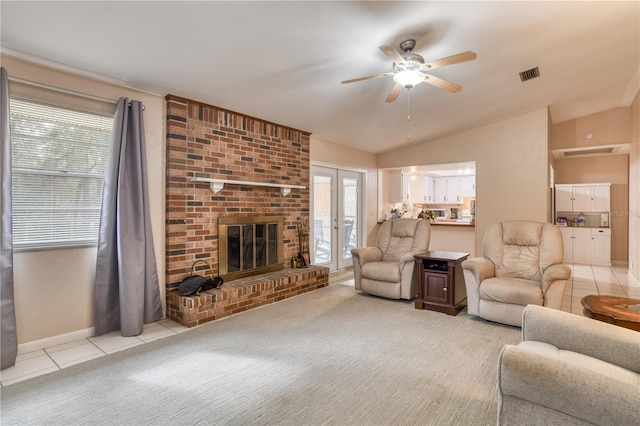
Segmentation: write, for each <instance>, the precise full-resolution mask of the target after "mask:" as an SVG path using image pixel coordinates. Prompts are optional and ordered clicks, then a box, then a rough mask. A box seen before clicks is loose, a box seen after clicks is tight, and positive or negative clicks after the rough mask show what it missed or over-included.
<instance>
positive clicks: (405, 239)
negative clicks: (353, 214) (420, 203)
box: [351, 219, 431, 300]
mask: <svg viewBox="0 0 640 426" xmlns="http://www.w3.org/2000/svg"><path fill="white" fill-rule="evenodd" d="M430 238H431V226H430V225H429V223H427V221H425V220H422V219H393V220H387V221H386V222H384V223H383V224H382V226H381V227H380V230H379V231H378V236H377V239H376V247H364V248H356V249H353V250H351V255H352V258H353V270H354V277H355V287H356V290H361V291H362V292H364V293H368V294H373V295H376V296H382V297H387V298H389V299H407V300H411V299H413V298H414V297H416V291H417V287H416V284H415V283H416V277H415V276H414V275H415V274H414V265H415V259H414V257H413V256H414V255H416V254H418V253H422V252H425V251H427V250H429V240H430Z"/></svg>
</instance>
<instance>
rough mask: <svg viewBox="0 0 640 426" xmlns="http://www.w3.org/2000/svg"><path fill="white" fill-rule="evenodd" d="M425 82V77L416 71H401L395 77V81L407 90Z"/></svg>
mask: <svg viewBox="0 0 640 426" xmlns="http://www.w3.org/2000/svg"><path fill="white" fill-rule="evenodd" d="M424 80H425V75H424V74H423V73H421V72H420V71H416V70H406V71H399V72H397V73H396V74H394V76H393V81H395V82H396V83H398V84H400V85H402V86H403V87H407V88H412V87H413V86H415V85H417V84H420V83H422V82H423V81H424Z"/></svg>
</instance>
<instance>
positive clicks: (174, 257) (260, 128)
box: [166, 95, 328, 326]
mask: <svg viewBox="0 0 640 426" xmlns="http://www.w3.org/2000/svg"><path fill="white" fill-rule="evenodd" d="M166 101H167V182H166V268H167V269H166V282H167V311H168V314H169V317H170V318H172V319H176V320H178V321H180V322H182V323H183V324H185V325H188V326H191V325H195V324H196V323H201V322H206V321H210V320H213V319H216V317H220V316H223V315H221V311H220V309H218V312H217V314H214V313H213V310H215V309H214V307H212V308H211V312H209V313H205V314H204V315H200V314H202V312H201V309H200V310H198V319H197V320H194V319H193V318H191V317H190V318H188V319H185V318H184V317H185V315H183V314H184V312H185V309H184V308H185V306H186V305H189V307H190V309H191V308H193V303H192V302H193V300H187V301H185V300H183V299H178V297H179V296H178V295H177V293H176V292H175V288H176V286H177V283H178V282H179V281H180V280H181V279H183V278H184V277H186V276H188V275H189V273H190V271H191V266H192V265H193V263H194V262H195V261H197V260H200V259H202V260H205V261H206V262H208V263H209V264H210V265H211V267H212V269H213V271H214V273H215V274H218V273H219V262H218V259H219V251H218V224H219V219H220V218H229V217H252V216H282V217H283V219H284V220H283V235H282V258H283V262H284V265H283V266H284V268H285V270H284V271H280V272H277V273H274V274H276V276H275V278H274V276H271V277H267V276H265V280H267V281H270V282H276V284H274V285H273V286H271V287H273V289H274V291H275V292H276V293H277V292H278V291H279V290H278V288H280V289H284V288H288V290H287V291H286V292H284V293H282V294H280V295H278V294H276V295H275V296H273V297H271V299H278V298H279V297H286V296H287V295H289V294H290V293H291V294H294V293H296V292H298V291H301V290H304V291H308V290H309V289H313V288H317V287H321V286H323V285H326V281H327V278H328V277H327V275H328V271H327V270H326V268H317V267H311V268H309V269H307V270H300V271H299V274H297V273H296V271H290V270H287V269H289V268H288V265H289V262H288V261H289V260H290V259H291V257H293V256H295V255H297V253H298V251H299V250H300V248H299V243H298V235H297V225H298V224H299V223H301V222H307V223H308V220H309V211H310V210H309V200H310V197H309V193H310V191H309V167H310V158H309V137H310V134H309V133H308V132H304V131H301V130H297V129H292V128H289V127H286V126H281V125H278V124H275V123H271V122H268V121H265V120H261V119H258V118H254V117H250V116H247V115H244V114H241V113H237V112H233V111H229V110H225V109H223V108H219V107H216V106H213V105H207V104H203V103H201V102H197V101H193V100H189V99H185V98H181V97H177V96H174V95H168V96H167V97H166ZM194 178H206V179H224V180H234V181H242V182H260V183H269V184H286V185H293V186H296V187H295V188H294V189H292V190H291V191H290V193H289V194H288V195H286V196H285V195H284V194H283V193H282V192H281V191H280V190H279V189H278V188H274V187H268V186H267V187H264V186H253V185H250V184H244V183H243V184H239V185H235V184H225V185H224V187H223V188H222V189H221V190H220V191H219V192H217V193H216V192H213V191H212V189H211V188H210V185H209V183H207V182H201V181H195V180H194ZM299 186H302V187H304V189H300V188H298V187H299ZM285 272H286V274H285ZM196 273H198V274H201V275H208V274H209V271H208V268H207V266H206V265H204V264H203V263H199V264H198V265H197V266H196ZM278 274H280V275H278ZM282 274H285V275H282ZM301 276H304V277H306V278H304V279H299V277H301ZM283 277H284V278H283ZM323 277H324V278H323ZM274 280H275V281H274ZM283 280H284V281H283ZM245 281H247V282H251V284H250V287H251V289H254V288H257V289H262V290H256V293H264V291H265V289H266V288H263V287H265V285H264V284H261V283H260V282H259V281H260V279H259V278H258V282H257V281H256V279H255V278H252V279H250V280H245ZM277 283H279V284H277ZM291 283H299V285H298V286H296V285H291ZM308 283H313V284H312V285H311V286H309V285H307V284H308ZM230 284H232V285H233V286H235V285H236V284H238V283H235V282H232V283H230ZM232 285H225V286H224V287H223V289H224V288H225V287H227V289H228V290H230V289H231V287H232ZM267 287H269V286H267ZM271 287H269V288H271ZM302 287H304V289H302ZM310 287H311V288H310ZM251 289H249V290H248V293H247V290H246V289H243V290H237V289H236V290H233V291H232V293H234V294H236V295H237V294H241V295H244V296H246V295H247V294H249V293H251V291H253V290H251ZM212 292H213V293H212V294H213V296H214V297H211V295H208V296H209V299H208V300H211V299H220V301H222V300H226V301H227V302H228V304H230V305H233V303H234V302H233V301H230V300H228V298H229V297H230V294H227V293H229V292H221V293H220V294H216V293H215V292H220V290H212ZM222 293H224V294H222ZM255 297H256V298H259V297H260V294H257V295H256V296H255ZM200 302H202V303H205V301H204V299H203V300H202V301H197V303H196V304H200ZM249 305H252V302H251V300H248V301H247V300H244V306H249ZM229 314H230V313H229ZM186 323H189V324H186Z"/></svg>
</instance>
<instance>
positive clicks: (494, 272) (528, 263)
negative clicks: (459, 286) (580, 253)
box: [462, 220, 571, 327]
mask: <svg viewBox="0 0 640 426" xmlns="http://www.w3.org/2000/svg"><path fill="white" fill-rule="evenodd" d="M483 255H484V257H474V258H471V259H467V260H465V261H464V262H462V270H463V273H464V282H465V286H466V289H467V312H468V313H469V314H470V315H477V316H479V317H482V318H484V319H486V320H489V321H495V322H499V323H503V324H509V325H514V326H517V327H520V326H522V311H523V310H524V307H525V306H527V305H529V304H532V305H542V306H546V307H549V308H553V309H562V299H563V297H564V288H565V286H566V284H567V280H568V279H569V278H570V277H571V269H570V268H569V267H568V266H567V265H563V264H562V260H563V248H562V234H561V233H560V229H558V227H557V226H555V225H553V224H551V223H543V222H534V221H530V220H512V221H506V222H497V223H493V224H491V225H489V227H488V228H487V231H486V232H485V236H484V242H483Z"/></svg>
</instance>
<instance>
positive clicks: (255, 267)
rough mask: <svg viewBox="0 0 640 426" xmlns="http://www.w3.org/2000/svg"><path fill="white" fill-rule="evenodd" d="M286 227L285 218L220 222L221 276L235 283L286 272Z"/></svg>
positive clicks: (234, 219) (228, 218)
mask: <svg viewBox="0 0 640 426" xmlns="http://www.w3.org/2000/svg"><path fill="white" fill-rule="evenodd" d="M283 226H284V217H282V216H251V217H223V218H220V219H219V222H218V236H219V242H218V244H219V245H218V247H219V269H220V271H219V273H220V276H221V277H222V278H224V280H225V281H231V280H235V279H238V278H245V277H250V276H253V275H259V274H264V273H267V272H274V271H278V270H281V269H283Z"/></svg>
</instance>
